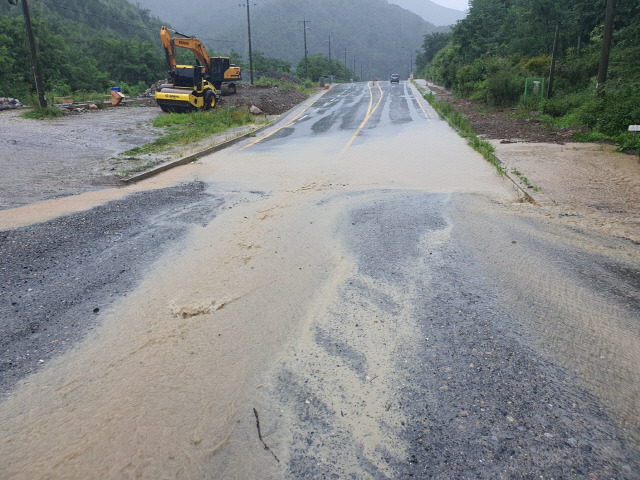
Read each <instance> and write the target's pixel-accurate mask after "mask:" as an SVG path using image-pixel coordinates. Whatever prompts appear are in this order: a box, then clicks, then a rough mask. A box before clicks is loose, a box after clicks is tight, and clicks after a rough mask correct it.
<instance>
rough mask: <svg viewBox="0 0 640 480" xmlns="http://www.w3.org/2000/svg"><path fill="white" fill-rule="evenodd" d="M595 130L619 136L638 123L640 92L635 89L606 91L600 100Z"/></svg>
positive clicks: (639, 117) (639, 119)
mask: <svg viewBox="0 0 640 480" xmlns="http://www.w3.org/2000/svg"><path fill="white" fill-rule="evenodd" d="M601 107H602V109H601V111H600V112H599V113H598V120H597V124H596V129H597V130H598V131H599V132H602V133H605V134H607V135H619V134H620V133H622V132H626V131H627V130H628V127H629V125H635V124H638V123H640V92H638V91H637V89H635V88H626V89H621V90H617V91H611V90H609V91H607V93H606V95H605V96H604V97H603V99H602V100H601Z"/></svg>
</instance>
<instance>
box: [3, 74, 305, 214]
mask: <svg viewBox="0 0 640 480" xmlns="http://www.w3.org/2000/svg"><path fill="white" fill-rule="evenodd" d="M306 98H307V97H306V95H305V94H303V93H301V92H299V91H298V90H288V89H278V88H276V87H250V86H242V87H240V88H238V94H237V95H229V96H224V97H223V101H222V104H223V105H227V106H241V107H251V106H257V107H258V108H260V109H261V110H262V112H263V113H264V114H265V115H267V116H268V118H269V119H270V120H275V119H276V118H277V116H279V115H282V114H283V113H285V112H287V111H288V110H289V109H291V108H292V107H294V106H296V105H297V104H299V103H300V102H302V101H303V100H304V99H306ZM21 113H22V111H20V110H7V111H2V112H0V129H2V132H3V136H2V139H0V169H1V170H2V172H3V174H2V176H0V210H2V209H9V208H16V207H20V206H24V205H28V204H31V203H35V202H39V201H43V200H50V199H54V198H59V197H65V196H70V195H77V194H80V193H84V192H88V191H93V190H99V189H102V188H105V187H109V186H119V185H122V184H123V180H125V179H127V178H128V177H130V176H132V175H135V174H138V173H141V172H144V171H146V170H149V169H152V168H154V167H157V166H158V165H162V164H164V163H167V162H171V161H174V160H178V159H180V158H183V157H185V156H187V155H191V154H193V153H195V152H197V151H199V150H204V149H206V148H208V147H211V146H214V145H218V144H220V143H223V142H225V141H228V140H230V139H233V138H236V137H238V136H240V135H244V134H247V133H250V132H252V131H254V130H256V129H257V128H259V127H260V124H258V123H257V124H254V125H248V126H244V127H238V128H234V129H230V130H228V131H226V132H224V133H221V134H218V135H213V136H211V137H209V138H207V139H205V140H203V141H200V142H197V143H194V144H192V145H189V146H187V147H185V146H180V148H175V149H168V150H166V151H164V152H161V153H158V154H147V155H143V156H140V157H138V158H137V159H132V158H127V157H125V156H123V155H122V154H123V153H124V152H126V151H127V150H129V149H131V148H134V147H137V146H140V145H143V144H145V143H149V142H152V141H153V140H155V139H156V138H157V137H158V136H160V135H162V133H163V132H162V130H160V129H157V128H154V127H153V126H152V121H153V120H154V119H155V118H156V117H157V116H158V115H162V111H161V110H160V108H159V107H158V106H157V105H155V101H153V100H152V99H150V100H149V101H148V102H146V103H143V104H141V105H124V106H121V107H117V108H109V109H104V110H93V111H92V110H82V111H80V112H73V113H71V114H68V115H65V116H64V117H61V118H58V119H53V120H39V121H38V120H29V119H25V118H21V117H20V114H21ZM264 119H265V117H264V116H262V115H261V116H260V117H259V120H260V121H263V120H264Z"/></svg>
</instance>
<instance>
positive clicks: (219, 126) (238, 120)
mask: <svg viewBox="0 0 640 480" xmlns="http://www.w3.org/2000/svg"><path fill="white" fill-rule="evenodd" d="M265 122H266V120H265ZM252 123H256V118H255V117H254V115H253V114H251V112H249V110H248V109H246V108H237V107H225V108H216V109H214V110H209V111H206V112H203V111H198V112H192V113H166V114H162V115H160V116H158V117H157V118H156V119H155V120H154V121H153V126H154V127H156V128H157V129H158V130H159V131H160V132H162V133H160V136H159V137H158V138H157V139H156V140H154V141H153V142H150V143H146V144H144V145H140V146H137V147H134V148H132V149H130V150H127V151H126V152H123V153H121V154H120V155H118V157H116V158H115V160H116V164H118V165H119V169H120V171H119V174H120V175H121V176H124V177H126V176H129V175H132V174H134V173H138V172H142V171H145V170H148V169H149V168H152V167H154V166H156V165H158V164H159V163H162V162H163V161H164V159H162V158H159V157H154V154H161V153H162V152H165V151H167V150H169V149H170V148H171V147H174V146H176V145H186V144H189V143H193V142H198V141H200V140H203V139H205V138H207V137H210V136H211V135H215V134H217V133H221V132H224V131H226V130H228V129H229V128H232V127H239V126H242V125H248V124H252Z"/></svg>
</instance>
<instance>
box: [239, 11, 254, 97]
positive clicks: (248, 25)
mask: <svg viewBox="0 0 640 480" xmlns="http://www.w3.org/2000/svg"><path fill="white" fill-rule="evenodd" d="M249 5H250V2H249V1H247V3H245V4H242V3H241V4H240V5H239V6H240V7H247V28H248V30H249V32H248V33H249V76H250V77H251V85H253V52H252V51H251V15H250V14H249ZM254 6H255V4H254Z"/></svg>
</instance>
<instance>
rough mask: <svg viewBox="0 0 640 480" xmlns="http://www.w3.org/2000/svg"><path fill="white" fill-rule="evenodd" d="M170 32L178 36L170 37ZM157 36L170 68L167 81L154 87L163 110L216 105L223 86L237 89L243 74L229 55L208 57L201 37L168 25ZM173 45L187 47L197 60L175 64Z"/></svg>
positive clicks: (170, 110) (174, 47)
mask: <svg viewBox="0 0 640 480" xmlns="http://www.w3.org/2000/svg"><path fill="white" fill-rule="evenodd" d="M171 33H173V34H175V35H179V37H172V36H171ZM160 38H161V39H162V46H163V47H164V51H165V54H166V56H167V62H168V63H169V69H170V72H169V75H170V83H165V84H162V85H160V88H159V89H158V90H157V91H156V102H157V103H158V105H159V106H160V108H162V110H163V111H165V112H191V111H194V110H198V109H201V110H208V109H210V108H213V107H215V105H216V103H217V102H218V101H219V100H220V93H221V92H222V90H223V89H225V90H227V91H228V92H230V93H236V81H239V80H240V79H241V78H242V74H241V72H240V67H236V66H235V65H231V64H230V63H229V58H228V57H210V56H209V55H208V53H207V50H206V49H205V48H204V45H203V44H202V42H201V41H200V40H198V39H197V38H195V37H189V36H187V35H184V34H182V33H180V32H176V31H175V30H170V29H168V28H167V27H162V29H161V30H160ZM176 48H185V49H187V50H190V51H191V52H193V53H194V54H195V56H196V58H197V59H198V61H199V63H200V64H199V65H177V64H176V55H175V49H176Z"/></svg>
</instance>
